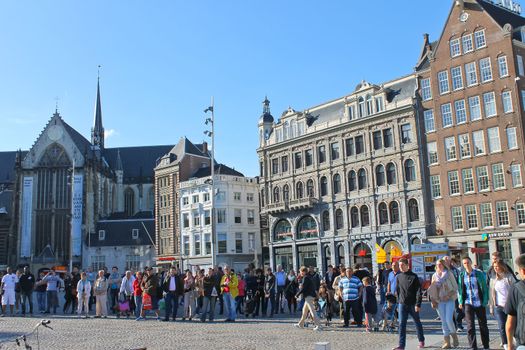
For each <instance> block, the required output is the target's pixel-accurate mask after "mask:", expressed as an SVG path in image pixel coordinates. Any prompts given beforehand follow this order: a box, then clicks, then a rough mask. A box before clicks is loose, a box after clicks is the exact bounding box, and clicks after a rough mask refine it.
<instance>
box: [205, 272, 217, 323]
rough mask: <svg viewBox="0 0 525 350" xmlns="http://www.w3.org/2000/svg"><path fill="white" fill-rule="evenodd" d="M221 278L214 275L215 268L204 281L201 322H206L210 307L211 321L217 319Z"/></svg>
mask: <svg viewBox="0 0 525 350" xmlns="http://www.w3.org/2000/svg"><path fill="white" fill-rule="evenodd" d="M218 277H219V276H218V275H216V274H214V273H213V268H211V267H210V268H209V269H208V273H207V274H206V275H205V276H204V278H203V280H202V285H203V289H204V298H203V299H202V311H201V322H206V314H208V305H209V308H210V310H209V320H210V322H211V321H213V319H214V317H215V303H216V301H217V296H218V295H219V293H220V290H221V280H220V278H218Z"/></svg>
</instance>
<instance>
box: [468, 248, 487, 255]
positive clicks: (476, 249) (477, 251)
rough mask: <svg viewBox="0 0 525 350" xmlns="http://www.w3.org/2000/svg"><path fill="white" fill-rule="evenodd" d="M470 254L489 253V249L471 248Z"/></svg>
mask: <svg viewBox="0 0 525 350" xmlns="http://www.w3.org/2000/svg"><path fill="white" fill-rule="evenodd" d="M470 252H471V253H474V254H485V253H488V252H489V250H488V249H487V248H470Z"/></svg>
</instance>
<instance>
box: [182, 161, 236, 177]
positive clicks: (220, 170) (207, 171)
mask: <svg viewBox="0 0 525 350" xmlns="http://www.w3.org/2000/svg"><path fill="white" fill-rule="evenodd" d="M214 171H215V173H214V174H215V175H231V176H238V177H244V174H242V173H240V172H238V171H237V170H235V169H232V168H230V167H228V166H226V165H224V164H215V169H214ZM207 176H211V167H209V166H208V167H205V168H200V169H199V170H197V171H196V172H195V173H194V174H193V175H192V176H191V177H193V178H202V177H207Z"/></svg>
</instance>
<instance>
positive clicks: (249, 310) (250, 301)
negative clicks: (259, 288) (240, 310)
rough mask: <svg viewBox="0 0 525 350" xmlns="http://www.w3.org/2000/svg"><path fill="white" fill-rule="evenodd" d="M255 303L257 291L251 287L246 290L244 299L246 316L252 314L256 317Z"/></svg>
mask: <svg viewBox="0 0 525 350" xmlns="http://www.w3.org/2000/svg"><path fill="white" fill-rule="evenodd" d="M255 305H256V303H255V293H254V292H253V291H252V290H250V289H248V290H246V296H245V299H244V317H246V318H248V317H249V316H250V315H252V317H255V316H253V315H254V314H255Z"/></svg>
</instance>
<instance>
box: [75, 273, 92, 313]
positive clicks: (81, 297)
mask: <svg viewBox="0 0 525 350" xmlns="http://www.w3.org/2000/svg"><path fill="white" fill-rule="evenodd" d="M90 296H91V282H89V280H88V279H87V274H86V273H85V272H82V273H81V274H80V281H78V284H77V298H78V309H77V313H78V317H80V316H82V308H84V318H89V316H88V314H89V297H90Z"/></svg>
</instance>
